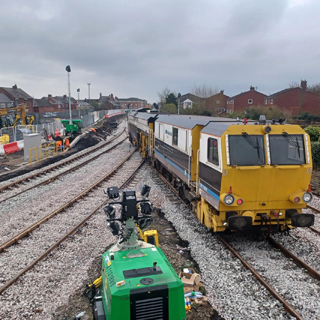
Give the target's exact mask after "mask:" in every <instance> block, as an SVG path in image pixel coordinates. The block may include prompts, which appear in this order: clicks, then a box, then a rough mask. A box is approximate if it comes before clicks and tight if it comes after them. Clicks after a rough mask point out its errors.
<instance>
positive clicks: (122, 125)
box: [0, 121, 126, 201]
mask: <svg viewBox="0 0 320 320" xmlns="http://www.w3.org/2000/svg"><path fill="white" fill-rule="evenodd" d="M124 128H126V122H125V121H121V122H120V123H119V125H118V127H117V129H116V130H115V131H114V133H113V136H115V135H117V134H118V133H120V132H121V131H123V129H124ZM122 136H123V135H122ZM110 139H112V136H110V137H109V140H110ZM118 139H119V138H118ZM120 140H121V139H120ZM118 141H119V140H118ZM103 143H105V141H101V142H99V143H98V144H96V145H94V146H92V147H89V148H86V149H84V150H81V151H79V152H77V153H76V154H75V155H72V156H70V157H68V158H67V159H68V160H70V159H74V158H76V157H77V156H79V155H81V154H84V153H86V152H88V151H90V150H93V149H95V148H96V147H97V146H98V145H101V144H103ZM112 143H113V145H114V142H112ZM110 145H111V144H108V145H107V146H106V148H109V147H110ZM97 153H100V149H97V151H95V152H94V153H92V155H95V154H97ZM88 157H89V158H90V157H91V154H89V155H88V156H85V157H84V158H85V159H88ZM84 158H82V159H84ZM82 159H80V160H77V161H82V162H83V161H84V160H82ZM65 160H66V159H62V160H60V161H57V162H55V163H53V164H51V165H49V166H46V167H45V169H48V168H51V167H53V166H55V165H57V164H59V163H64V162H65ZM75 163H76V161H75V162H73V163H72V164H69V165H68V167H69V168H70V167H71V166H74V165H75ZM58 170H64V168H59V169H58ZM42 171H44V169H43V168H41V169H37V170H33V171H32V172H31V173H26V174H24V175H20V176H18V177H15V178H12V179H9V180H5V181H2V182H0V187H2V186H4V185H7V184H9V183H11V182H14V181H17V180H20V179H21V178H26V177H28V176H30V175H33V174H35V173H38V172H42ZM56 172H57V171H55V172H49V173H48V174H46V176H45V178H43V180H45V179H47V178H48V177H49V175H51V174H52V175H55V174H56ZM37 179H38V178H37ZM34 181H35V180H34ZM40 181H42V180H37V183H38V182H40ZM34 184H35V183H34ZM28 185H29V184H28ZM5 192H8V190H5V191H3V192H2V193H1V198H0V201H1V199H3V197H2V194H5Z"/></svg>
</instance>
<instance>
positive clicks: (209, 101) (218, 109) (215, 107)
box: [205, 90, 230, 116]
mask: <svg viewBox="0 0 320 320" xmlns="http://www.w3.org/2000/svg"><path fill="white" fill-rule="evenodd" d="M229 98H230V97H229V96H227V95H225V94H224V90H221V91H220V92H219V93H217V94H214V95H212V96H211V97H208V98H205V109H206V110H208V111H210V112H211V114H212V115H215V116H223V115H225V114H226V112H227V100H228V99H229Z"/></svg>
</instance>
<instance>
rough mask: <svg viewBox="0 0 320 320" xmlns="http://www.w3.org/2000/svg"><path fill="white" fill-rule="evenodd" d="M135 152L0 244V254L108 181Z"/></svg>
mask: <svg viewBox="0 0 320 320" xmlns="http://www.w3.org/2000/svg"><path fill="white" fill-rule="evenodd" d="M135 152H136V150H133V151H132V152H130V153H129V155H128V156H127V157H126V158H125V159H124V160H123V161H122V162H121V163H120V164H119V165H118V166H117V167H115V168H114V169H112V170H111V171H110V172H108V173H107V174H106V175H105V176H103V177H102V178H101V179H99V180H98V181H97V182H95V183H93V184H92V185H91V186H90V187H89V188H87V189H86V190H84V191H83V192H81V193H80V194H78V195H77V196H75V197H74V198H73V199H71V200H70V201H68V202H67V203H65V204H63V205H62V206H61V207H59V208H58V209H56V210H54V211H53V212H51V213H49V214H47V215H46V216H44V217H43V218H41V219H39V220H38V221H36V222H35V223H33V224H32V225H31V226H29V227H28V228H26V229H25V230H23V231H22V232H20V233H19V234H17V235H15V236H14V237H12V238H11V239H10V240H8V241H6V242H4V243H2V244H1V245H0V252H3V251H4V250H5V249H7V248H8V247H10V246H12V245H13V244H15V243H17V242H18V241H19V240H20V239H22V238H24V237H27V236H29V235H30V234H31V232H32V231H33V230H34V229H36V228H38V227H39V226H40V225H41V224H42V223H44V222H46V221H48V220H49V219H51V218H52V217H54V216H55V215H57V214H58V213H60V212H62V211H63V210H65V209H67V208H68V207H70V206H72V205H73V204H74V203H75V202H76V201H78V200H79V199H82V198H83V197H85V196H87V195H88V194H89V192H90V191H92V190H93V189H94V188H96V187H97V186H99V185H100V184H101V183H102V182H103V181H104V180H106V179H108V178H109V177H110V176H111V175H113V174H114V173H115V172H116V171H117V170H118V168H120V167H121V166H122V165H123V164H124V162H125V161H127V160H128V159H129V158H130V157H131V156H132V155H133V154H134V153H135Z"/></svg>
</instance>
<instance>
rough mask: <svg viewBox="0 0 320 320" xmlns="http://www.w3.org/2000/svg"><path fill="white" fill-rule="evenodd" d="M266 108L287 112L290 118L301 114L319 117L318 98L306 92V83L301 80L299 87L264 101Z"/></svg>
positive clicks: (319, 102)
mask: <svg viewBox="0 0 320 320" xmlns="http://www.w3.org/2000/svg"><path fill="white" fill-rule="evenodd" d="M264 105H265V106H267V107H273V106H278V107H279V108H281V109H283V110H287V111H289V112H290V113H291V115H292V116H298V115H299V114H301V113H303V112H308V113H309V114H311V115H320V97H319V96H318V95H317V94H315V93H312V92H309V91H308V90H307V81H306V80H302V81H301V86H300V87H295V88H288V89H285V90H281V91H279V92H276V93H274V94H271V95H270V96H268V97H266V98H265V100H264Z"/></svg>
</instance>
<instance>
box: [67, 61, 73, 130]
mask: <svg viewBox="0 0 320 320" xmlns="http://www.w3.org/2000/svg"><path fill="white" fill-rule="evenodd" d="M66 71H67V72H68V90H69V114H70V119H69V124H72V112H71V99H70V72H71V68H70V66H66Z"/></svg>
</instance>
